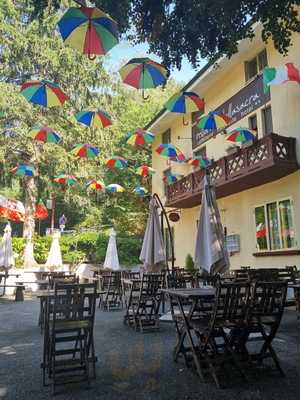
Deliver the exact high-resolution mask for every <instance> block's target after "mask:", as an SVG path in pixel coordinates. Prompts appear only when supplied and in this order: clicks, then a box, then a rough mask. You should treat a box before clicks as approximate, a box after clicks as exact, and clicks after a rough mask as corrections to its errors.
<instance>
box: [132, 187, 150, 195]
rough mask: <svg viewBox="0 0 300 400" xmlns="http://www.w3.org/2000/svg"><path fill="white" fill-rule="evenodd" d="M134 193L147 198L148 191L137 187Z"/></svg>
mask: <svg viewBox="0 0 300 400" xmlns="http://www.w3.org/2000/svg"><path fill="white" fill-rule="evenodd" d="M133 193H135V194H137V195H138V196H141V197H143V196H146V194H147V193H148V190H147V189H146V188H144V187H143V186H137V187H136V188H134V189H133Z"/></svg>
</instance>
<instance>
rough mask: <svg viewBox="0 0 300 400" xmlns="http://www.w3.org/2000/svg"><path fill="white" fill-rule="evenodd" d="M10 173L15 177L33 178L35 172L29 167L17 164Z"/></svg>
mask: <svg viewBox="0 0 300 400" xmlns="http://www.w3.org/2000/svg"><path fill="white" fill-rule="evenodd" d="M11 172H12V173H13V174H15V175H17V176H34V173H35V170H34V167H32V166H31V165H27V164H19V165H17V166H16V167H15V168H13V169H12V170H11Z"/></svg>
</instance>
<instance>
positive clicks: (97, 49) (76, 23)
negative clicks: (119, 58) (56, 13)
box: [58, 7, 119, 59]
mask: <svg viewBox="0 0 300 400" xmlns="http://www.w3.org/2000/svg"><path fill="white" fill-rule="evenodd" d="M58 28H59V31H60V34H61V36H62V38H63V40H64V42H65V43H67V44H69V45H70V46H71V47H73V48H75V49H77V50H79V51H80V52H81V53H82V54H87V55H88V57H89V58H90V59H94V57H95V56H96V55H104V54H106V53H107V52H108V51H109V50H110V49H112V48H113V47H114V46H115V45H116V44H118V42H119V39H118V37H119V33H118V25H117V23H116V21H114V20H113V19H112V18H111V17H110V16H109V15H107V14H105V13H104V12H103V11H101V10H99V8H96V7H80V8H76V7H71V8H69V9H68V10H67V11H66V13H65V14H64V15H63V17H62V18H61V20H60V21H59V22H58ZM92 56H94V57H92Z"/></svg>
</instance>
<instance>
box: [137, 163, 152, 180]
mask: <svg viewBox="0 0 300 400" xmlns="http://www.w3.org/2000/svg"><path fill="white" fill-rule="evenodd" d="M135 172H136V173H137V174H138V175H140V176H142V177H143V178H145V177H147V176H150V175H154V174H155V172H156V171H155V169H153V168H151V167H149V166H148V165H141V166H140V167H138V168H137V169H136V171H135Z"/></svg>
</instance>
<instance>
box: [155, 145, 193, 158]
mask: <svg viewBox="0 0 300 400" xmlns="http://www.w3.org/2000/svg"><path fill="white" fill-rule="evenodd" d="M155 151H156V153H158V154H160V155H161V156H163V157H168V158H169V159H170V160H171V161H176V162H184V161H186V158H185V155H184V154H183V153H182V151H181V150H180V149H178V147H176V146H174V145H173V144H171V143H168V144H160V145H159V146H158V148H157V149H156V150H155Z"/></svg>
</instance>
